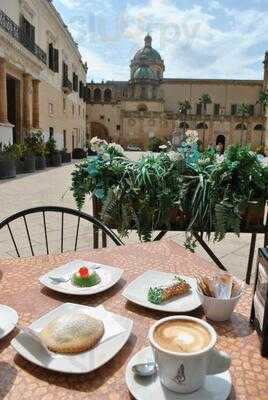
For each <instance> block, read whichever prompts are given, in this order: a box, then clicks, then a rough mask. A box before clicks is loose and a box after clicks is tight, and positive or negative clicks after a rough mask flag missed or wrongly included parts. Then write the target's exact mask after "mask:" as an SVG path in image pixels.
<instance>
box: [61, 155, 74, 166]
mask: <svg viewBox="0 0 268 400" xmlns="http://www.w3.org/2000/svg"><path fill="white" fill-rule="evenodd" d="M71 161H72V155H71V153H65V152H62V153H61V162H62V163H63V164H65V163H69V162H71Z"/></svg>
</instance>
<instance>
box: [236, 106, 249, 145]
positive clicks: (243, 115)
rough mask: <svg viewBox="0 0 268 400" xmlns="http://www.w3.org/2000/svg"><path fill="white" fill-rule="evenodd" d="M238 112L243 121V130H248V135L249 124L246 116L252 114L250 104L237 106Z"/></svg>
mask: <svg viewBox="0 0 268 400" xmlns="http://www.w3.org/2000/svg"><path fill="white" fill-rule="evenodd" d="M237 114H238V115H240V117H241V120H242V123H241V130H243V131H246V137H247V125H246V124H245V120H246V118H247V117H248V116H249V115H250V105H249V104H246V103H242V104H239V106H238V108H237ZM241 130H240V144H241V145H242V142H243V140H242V135H241Z"/></svg>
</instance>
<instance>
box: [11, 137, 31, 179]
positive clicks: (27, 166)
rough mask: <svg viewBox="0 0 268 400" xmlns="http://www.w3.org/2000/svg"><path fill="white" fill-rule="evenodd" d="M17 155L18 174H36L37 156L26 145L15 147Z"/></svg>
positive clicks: (19, 144)
mask: <svg viewBox="0 0 268 400" xmlns="http://www.w3.org/2000/svg"><path fill="white" fill-rule="evenodd" d="M14 148H15V153H16V170H17V174H24V173H31V172H35V156H34V155H33V153H32V151H31V148H30V147H28V145H27V144H26V143H18V144H15V145H14Z"/></svg>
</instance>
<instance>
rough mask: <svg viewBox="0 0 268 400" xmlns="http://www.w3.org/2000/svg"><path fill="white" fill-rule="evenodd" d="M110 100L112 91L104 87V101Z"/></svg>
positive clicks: (108, 101)
mask: <svg viewBox="0 0 268 400" xmlns="http://www.w3.org/2000/svg"><path fill="white" fill-rule="evenodd" d="M111 100H112V92H111V90H110V89H105V91H104V101H105V102H106V103H110V102H111Z"/></svg>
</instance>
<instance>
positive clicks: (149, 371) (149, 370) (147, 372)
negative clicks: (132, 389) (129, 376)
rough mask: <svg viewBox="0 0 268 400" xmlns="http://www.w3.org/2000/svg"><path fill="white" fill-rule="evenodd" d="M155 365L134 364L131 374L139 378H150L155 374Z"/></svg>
mask: <svg viewBox="0 0 268 400" xmlns="http://www.w3.org/2000/svg"><path fill="white" fill-rule="evenodd" d="M156 370H157V368H156V363H155V362H153V361H151V362H147V363H143V364H135V365H133V367H132V372H133V373H134V374H136V375H139V376H143V377H146V376H152V375H154V374H155V373H156Z"/></svg>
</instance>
